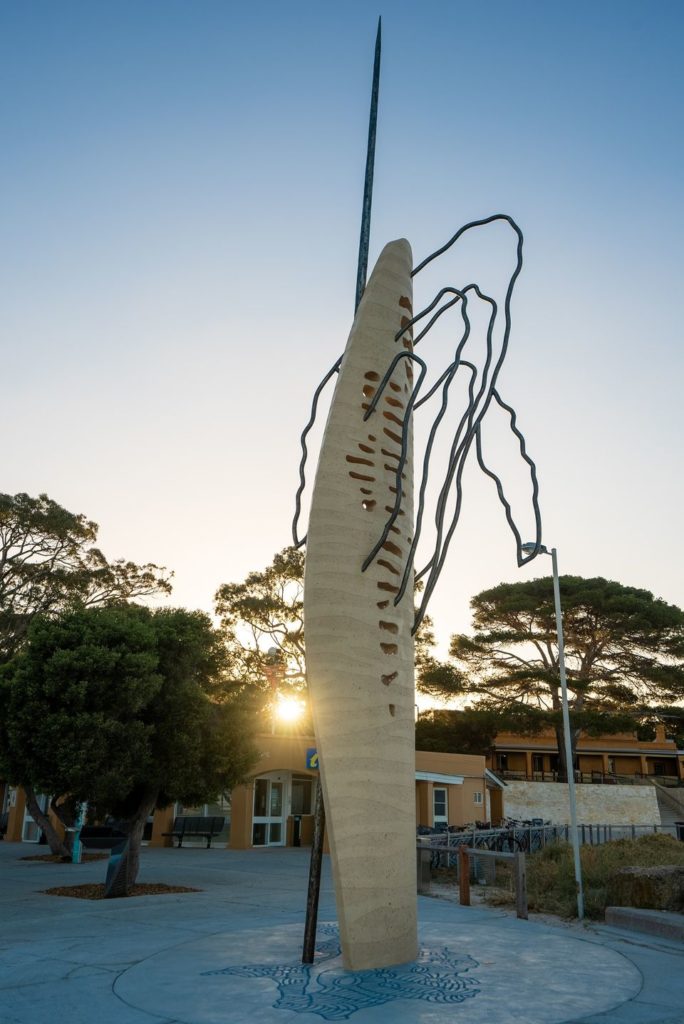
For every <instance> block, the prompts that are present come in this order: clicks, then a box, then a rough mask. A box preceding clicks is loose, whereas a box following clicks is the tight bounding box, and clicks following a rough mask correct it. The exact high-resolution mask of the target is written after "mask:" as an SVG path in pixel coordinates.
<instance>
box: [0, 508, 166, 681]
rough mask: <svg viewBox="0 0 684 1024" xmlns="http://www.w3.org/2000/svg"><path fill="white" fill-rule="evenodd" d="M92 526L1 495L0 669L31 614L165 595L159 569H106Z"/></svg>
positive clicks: (120, 565) (121, 564) (113, 565)
mask: <svg viewBox="0 0 684 1024" xmlns="http://www.w3.org/2000/svg"><path fill="white" fill-rule="evenodd" d="M97 530H98V527H97V524H96V523H93V522H92V521H91V520H89V519H86V517H85V516H84V515H80V514H77V513H74V512H69V511H67V509H65V508H62V506H61V505H58V504H57V502H55V501H53V500H52V499H51V498H48V496H47V495H46V494H41V495H39V497H37V498H32V497H30V496H29V495H28V494H15V495H11V494H0V664H2V663H3V662H5V661H8V660H9V659H10V658H11V657H12V656H13V655H14V654H15V653H16V651H17V650H19V648H20V647H21V644H22V643H23V641H24V639H25V637H26V633H27V631H28V628H29V626H30V624H31V622H32V620H33V618H34V617H35V616H36V615H54V614H57V613H59V612H61V611H63V610H64V609H66V608H69V607H73V606H74V605H83V606H84V607H92V606H96V605H104V604H108V603H111V602H117V601H130V600H133V599H135V598H137V597H143V596H146V595H150V594H158V593H170V591H171V584H170V576H171V574H170V573H169V572H168V571H167V570H166V569H163V568H160V567H159V566H157V565H153V564H152V563H148V564H147V565H136V564H135V563H134V562H127V561H125V560H124V559H119V560H117V561H114V562H110V561H108V560H107V558H105V556H104V555H103V554H102V552H101V551H100V550H99V548H97V547H96V546H95V541H96V540H97Z"/></svg>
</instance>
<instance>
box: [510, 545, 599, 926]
mask: <svg viewBox="0 0 684 1024" xmlns="http://www.w3.org/2000/svg"><path fill="white" fill-rule="evenodd" d="M535 549H536V550H537V551H539V552H540V553H541V554H543V555H551V563H552V566H553V598H554V603H555V606H556V633H557V634H558V670H559V672H560V682H561V704H562V708H563V739H564V746H565V774H566V777H567V780H568V800H569V803H570V829H571V836H572V856H573V861H574V865H575V888H576V890H577V916H578V918H579V919H580V921H582V920H583V918H584V889H583V886H582V864H581V861H580V850H579V830H578V828H577V801H576V799H575V770H574V766H573V762H572V742H571V739H570V711H569V709H568V682H567V677H566V675H565V642H564V640H563V612H562V609H561V600H560V582H559V578H558V553H557V551H556V549H555V548H551V551H549V550H548V549H547V548H545V547H544V545H543V544H542V545H541V546H539V547H538V548H537V545H536V544H523V550H525V551H533V550H535Z"/></svg>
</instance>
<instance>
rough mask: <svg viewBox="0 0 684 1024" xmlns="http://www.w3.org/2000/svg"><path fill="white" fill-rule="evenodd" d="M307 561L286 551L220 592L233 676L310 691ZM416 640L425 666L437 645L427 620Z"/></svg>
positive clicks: (263, 684)
mask: <svg viewBox="0 0 684 1024" xmlns="http://www.w3.org/2000/svg"><path fill="white" fill-rule="evenodd" d="M304 561H305V556H304V552H303V550H301V549H297V548H294V547H288V548H284V549H283V550H282V551H280V552H278V554H276V555H275V556H274V558H273V561H272V562H271V564H270V565H268V566H267V567H266V568H265V569H263V570H256V571H254V572H251V573H249V574H248V576H247V577H246V578H245V579H244V580H243V581H242V582H240V583H225V584H223V585H222V586H221V587H219V589H218V591H217V593H216V598H215V602H216V604H215V607H216V614H217V616H218V617H219V620H220V623H221V629H222V632H223V637H224V641H225V643H226V647H227V649H228V651H229V653H230V657H231V664H232V665H233V671H234V672H235V673H236V676H237V677H239V678H242V679H245V680H249V681H250V682H251V683H253V684H254V685H255V686H256V687H261V688H263V689H264V690H266V688H267V687H268V686H269V685H270V684H272V683H275V682H277V683H278V684H279V685H283V684H284V685H285V686H289V687H292V688H293V690H294V691H296V692H297V691H298V692H302V693H303V692H304V691H305V687H306V644H305V636H304ZM359 571H361V570H360V567H359ZM415 641H416V664H417V666H418V667H420V666H422V665H424V664H426V663H427V661H428V652H429V651H430V649H431V647H432V645H433V643H434V636H433V632H432V622H431V620H430V618H429V617H428V616H426V617H425V618H424V619H423V621H422V623H421V625H420V628H419V629H418V631H417V633H416V637H415ZM274 670H275V671H274ZM266 692H267V691H266Z"/></svg>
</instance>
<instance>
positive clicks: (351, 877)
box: [304, 239, 418, 970]
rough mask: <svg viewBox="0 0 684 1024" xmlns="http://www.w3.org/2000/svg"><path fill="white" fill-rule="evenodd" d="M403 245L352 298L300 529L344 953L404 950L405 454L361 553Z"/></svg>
mask: <svg viewBox="0 0 684 1024" xmlns="http://www.w3.org/2000/svg"><path fill="white" fill-rule="evenodd" d="M410 274H411V248H410V246H409V244H408V242H407V241H405V240H404V239H401V240H399V241H395V242H390V243H389V244H388V245H387V246H386V247H385V249H384V250H383V252H382V253H381V255H380V258H379V259H378V262H377V264H376V267H375V270H374V271H373V274H372V276H371V278H370V281H369V282H368V284H367V286H366V289H365V291H364V294H363V298H362V300H361V303H360V305H359V308H358V311H357V314H356V318H355V320H354V325H353V327H352V330H351V334H350V336H349V340H348V342H347V347H346V350H345V353H344V357H343V360H342V364H341V367H340V372H339V377H338V380H337V386H336V389H335V394H334V397H333V401H332V406H331V409H330V414H329V417H328V422H327V425H326V428H325V434H324V437H323V444H322V448H321V454H320V457H319V462H318V469H317V473H316V482H315V485H314V490H313V497H312V503H311V512H310V517H309V526H308V533H307V555H306V573H305V582H304V617H305V628H306V657H307V676H308V682H309V688H310V692H311V698H312V706H313V715H314V724H315V730H316V739H317V744H318V752H319V763H320V767H321V781H322V785H323V795H324V799H325V805H326V825H327V829H328V838H329V844H330V850H331V856H332V865H333V876H334V880H335V889H336V898H337V911H338V918H339V924H340V938H341V942H342V953H343V958H344V963H345V966H347V967H348V968H350V969H352V970H364V969H368V968H374V967H383V966H387V965H389V964H397V963H405V962H407V961H410V960H413V959H415V957H416V956H417V952H418V947H417V923H416V880H415V824H416V819H415V754H414V750H415V732H414V728H415V727H414V700H415V698H414V658H413V639H412V637H411V627H412V625H413V619H414V609H413V593H412V588H411V587H409V588H408V589H407V592H406V594H405V596H404V597H403V598H402V600H401V601H400V603H399V604H398V606H397V607H395V606H394V603H393V600H394V596H395V594H396V593H397V590H398V582H399V581H400V580H401V574H402V572H403V565H404V561H405V558H406V554H407V552H408V548H409V545H410V541H411V538H412V522H413V455H412V437H411V434H410V433H409V438H408V440H409V445H408V457H407V460H406V464H405V467H404V471H403V473H404V479H403V481H402V494H403V497H402V504H401V512H400V514H399V516H398V518H397V520H396V523H395V525H394V526H393V527H392V528H391V530H390V533H389V536H388V539H387V541H386V543H385V544H384V546H383V548H382V550H381V552H380V553H379V554H378V556H377V557H376V558H375V560H374V561H373V562H372V563H371V565H370V566H369V567H368V569H367V570H366V572H362V571H361V567H362V564H363V562H364V560H365V558H366V557H367V555H368V553H369V552H370V551H371V549H372V548H373V545H374V544H375V543H376V541H377V540H378V538H379V537H380V535H381V534H382V530H383V527H384V525H385V523H386V521H387V519H388V517H389V515H390V513H391V511H392V509H393V507H394V504H395V498H396V488H395V484H396V471H397V465H398V462H399V457H400V453H401V435H402V429H403V425H404V414H405V409H406V404H407V401H408V398H409V396H410V393H411V390H412V386H413V369H412V363H411V360H410V359H401V360H400V361H399V362H398V364H397V366H396V367H395V369H394V372H393V374H392V377H391V379H390V382H389V383H388V385H387V386H386V387H385V388H384V389H383V392H382V395H381V396H380V400H379V403H378V406H377V408H376V409H375V411H374V412H373V413H372V414H371V416H370V417H369V419H368V420H367V421H365V422H364V418H363V417H364V414H365V412H366V410H367V409H368V403H369V402H370V401H371V399H372V398H373V396H374V394H375V392H376V390H377V386H378V384H379V382H380V381H381V380H382V378H383V377H384V375H385V373H386V372H387V370H388V369H389V367H390V364H391V363H392V360H393V359H394V357H395V356H396V355H397V353H399V352H401V351H403V348H402V346H404V347H409V346H410V345H411V342H410V341H409V340H406V341H403V340H400V341H398V342H397V341H395V340H394V339H395V335H396V333H397V331H399V329H400V328H401V327H403V326H405V325H406V322H407V320H408V318H409V317H410V316H411V315H412V314H411V300H412V289H411V276H410Z"/></svg>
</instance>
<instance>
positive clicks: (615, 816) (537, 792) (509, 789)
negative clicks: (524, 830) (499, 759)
mask: <svg viewBox="0 0 684 1024" xmlns="http://www.w3.org/2000/svg"><path fill="white" fill-rule="evenodd" d="M575 794H576V797H577V821H578V822H580V823H581V824H586V825H591V824H595V825H659V824H660V811H659V809H658V798H657V795H656V791H655V789H654V787H653V786H589V785H577V786H575ZM504 813H505V815H506V817H508V818H522V819H529V818H543V819H544V821H550V822H551V823H552V824H554V825H568V824H569V823H570V811H569V805H568V787H567V783H563V782H507V783H506V788H505V790H504Z"/></svg>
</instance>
